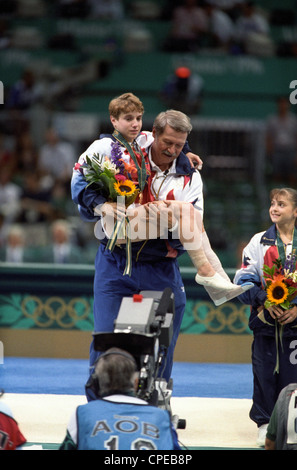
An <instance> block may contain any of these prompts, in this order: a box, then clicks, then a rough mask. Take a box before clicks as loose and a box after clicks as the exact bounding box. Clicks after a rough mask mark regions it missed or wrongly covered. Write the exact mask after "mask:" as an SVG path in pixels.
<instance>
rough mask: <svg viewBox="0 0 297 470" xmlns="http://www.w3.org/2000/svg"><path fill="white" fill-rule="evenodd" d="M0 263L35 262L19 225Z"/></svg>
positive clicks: (10, 233) (13, 228) (9, 237)
mask: <svg viewBox="0 0 297 470" xmlns="http://www.w3.org/2000/svg"><path fill="white" fill-rule="evenodd" d="M0 261H1V262H6V263H16V264H21V263H25V262H33V261H35V250H34V249H33V248H32V249H31V247H28V246H27V244H26V239H25V234H24V230H23V227H22V226H21V225H13V226H11V227H10V228H9V229H8V233H7V237H6V240H5V244H4V245H3V246H2V247H1V248H0ZM0 411H1V409H0ZM0 434H1V433H0ZM0 441H1V439H0Z"/></svg>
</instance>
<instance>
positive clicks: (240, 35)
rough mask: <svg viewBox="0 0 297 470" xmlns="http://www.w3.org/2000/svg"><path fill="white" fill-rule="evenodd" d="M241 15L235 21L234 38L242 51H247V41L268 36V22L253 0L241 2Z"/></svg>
mask: <svg viewBox="0 0 297 470" xmlns="http://www.w3.org/2000/svg"><path fill="white" fill-rule="evenodd" d="M241 12H242V13H241V15H239V17H238V18H237V20H236V22H235V35H234V39H235V42H236V44H237V46H238V47H239V48H240V50H241V51H242V52H248V49H249V43H250V42H251V41H256V40H257V38H259V39H258V40H259V44H260V38H264V39H268V38H269V23H268V21H267V20H266V18H265V17H264V15H263V14H261V13H259V12H258V11H257V9H256V6H255V4H254V2H251V1H249V2H243V4H242V5H241Z"/></svg>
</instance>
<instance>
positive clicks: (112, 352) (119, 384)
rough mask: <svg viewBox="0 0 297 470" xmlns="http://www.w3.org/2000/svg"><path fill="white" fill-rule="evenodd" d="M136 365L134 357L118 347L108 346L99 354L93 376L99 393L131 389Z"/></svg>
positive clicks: (105, 393) (128, 390)
mask: <svg viewBox="0 0 297 470" xmlns="http://www.w3.org/2000/svg"><path fill="white" fill-rule="evenodd" d="M136 369H137V366H136V362H135V359H134V357H133V356H132V355H131V354H129V353H128V352H127V351H123V350H122V349H119V348H110V349H108V350H107V351H106V352H105V353H103V354H102V355H101V356H99V359H98V362H97V365H96V367H95V376H96V377H97V380H98V382H99V388H100V394H101V395H107V394H110V393H114V392H117V393H121V392H122V393H125V392H130V391H133V389H134V379H135V372H136Z"/></svg>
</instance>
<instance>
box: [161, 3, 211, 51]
mask: <svg viewBox="0 0 297 470" xmlns="http://www.w3.org/2000/svg"><path fill="white" fill-rule="evenodd" d="M207 27H208V20H207V17H206V14H205V12H204V11H203V9H202V8H200V7H198V3H197V0H185V1H184V2H183V4H182V5H180V6H177V7H175V8H174V10H173V15H172V26H171V32H170V35H169V37H168V38H167V40H166V41H165V45H164V49H165V50H167V51H180V52H193V51H196V50H197V49H198V48H199V47H200V45H201V44H202V41H203V38H204V35H205V34H206V32H207Z"/></svg>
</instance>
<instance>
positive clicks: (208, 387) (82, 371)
mask: <svg viewBox="0 0 297 470" xmlns="http://www.w3.org/2000/svg"><path fill="white" fill-rule="evenodd" d="M87 378H88V361H87V360H80V359H45V358H40V359H39V358H24V357H6V358H5V359H4V363H3V364H0V388H2V389H4V390H5V392H6V393H42V394H44V393H47V394H63V395H64V394H67V395H83V394H84V384H85V382H86V380H87ZM172 378H173V396H176V397H207V398H251V397H252V385H253V378H252V368H251V365H250V364H221V363H216V364H213V363H184V362H176V363H174V366H173V372H172Z"/></svg>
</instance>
